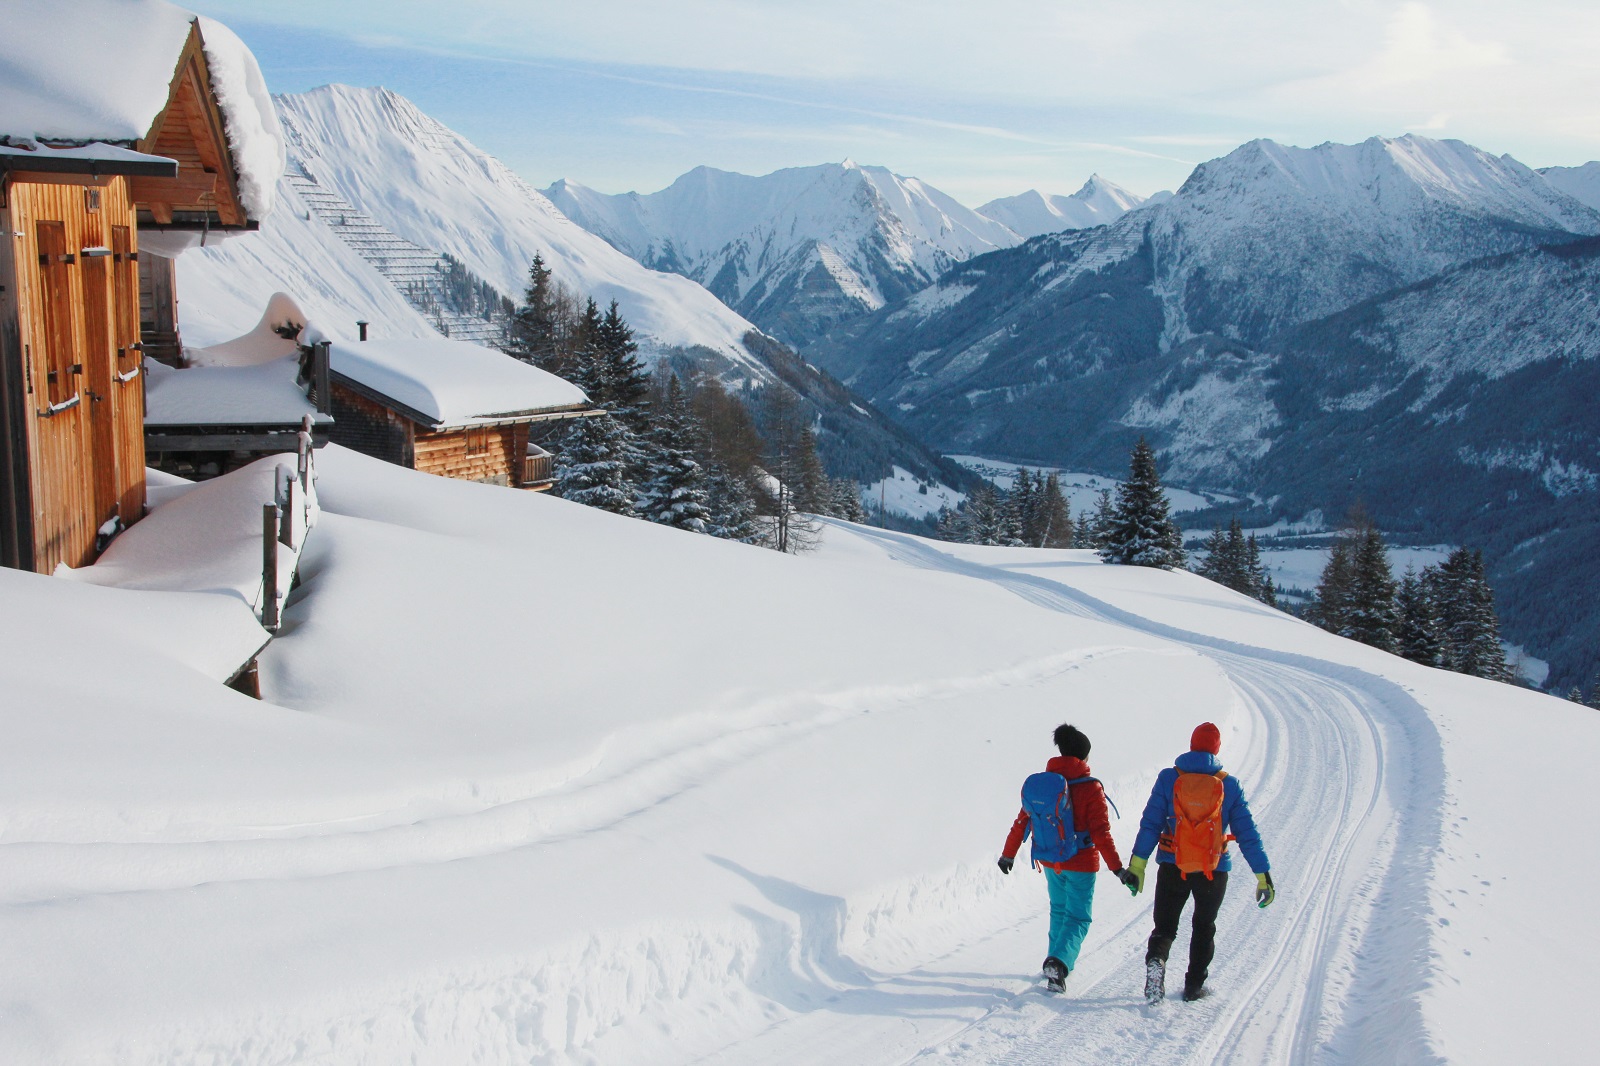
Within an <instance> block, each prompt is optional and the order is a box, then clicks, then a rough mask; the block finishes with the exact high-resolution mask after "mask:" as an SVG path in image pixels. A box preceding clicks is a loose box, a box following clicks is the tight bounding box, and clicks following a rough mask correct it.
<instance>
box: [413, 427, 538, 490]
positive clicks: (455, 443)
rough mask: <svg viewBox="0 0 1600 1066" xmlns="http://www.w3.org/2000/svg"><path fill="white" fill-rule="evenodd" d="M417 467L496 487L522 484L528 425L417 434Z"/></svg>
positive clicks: (414, 463)
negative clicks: (483, 482) (484, 482)
mask: <svg viewBox="0 0 1600 1066" xmlns="http://www.w3.org/2000/svg"><path fill="white" fill-rule="evenodd" d="M413 449H414V450H413V455H414V460H413V465H414V466H415V468H416V469H418V470H421V471H422V472H423V473H426V474H438V475H440V476H441V477H453V478H458V479H460V480H462V481H486V482H489V483H490V484H493V485H520V484H521V483H522V457H523V454H524V453H525V452H526V451H527V450H528V424H527V423H526V422H517V423H512V424H511V425H501V426H479V427H469V428H466V429H447V430H442V431H440V432H438V433H428V432H425V431H422V430H418V431H417V435H416V439H415V442H414V443H413Z"/></svg>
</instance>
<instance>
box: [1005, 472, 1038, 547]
mask: <svg viewBox="0 0 1600 1066" xmlns="http://www.w3.org/2000/svg"><path fill="white" fill-rule="evenodd" d="M1043 490H1044V475H1043V474H1040V475H1038V477H1037V478H1035V476H1034V474H1033V472H1032V471H1031V470H1029V469H1028V468H1027V467H1022V468H1020V469H1019V470H1018V471H1017V476H1016V478H1015V479H1014V480H1013V481H1012V483H1011V499H1010V501H1009V502H1010V505H1011V510H1012V512H1013V514H1014V516H1015V518H1014V523H1015V525H1016V531H1017V538H1018V539H1019V540H1020V541H1021V542H1022V543H1023V544H1026V545H1027V546H1028V547H1030V548H1037V547H1038V546H1039V541H1040V539H1041V538H1042V537H1043V535H1044V526H1043V522H1042V517H1043V516H1042V515H1041V513H1040V510H1039V503H1040V494H1041V493H1042V492H1043Z"/></svg>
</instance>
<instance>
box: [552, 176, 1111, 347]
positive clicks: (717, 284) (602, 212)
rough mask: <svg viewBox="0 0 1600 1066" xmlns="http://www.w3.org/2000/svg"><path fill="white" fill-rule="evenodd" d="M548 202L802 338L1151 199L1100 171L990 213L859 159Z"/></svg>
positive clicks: (559, 186)
mask: <svg viewBox="0 0 1600 1066" xmlns="http://www.w3.org/2000/svg"><path fill="white" fill-rule="evenodd" d="M544 194H545V196H546V197H548V198H549V200H550V202H551V203H553V204H554V205H555V206H556V207H557V208H559V209H560V210H561V212H562V213H563V214H565V215H566V216H567V217H568V218H570V219H572V220H573V221H575V222H577V223H578V224H579V225H581V226H583V227H585V228H586V229H588V230H589V231H590V232H592V233H594V234H596V235H598V236H600V237H602V238H604V239H605V240H606V241H607V242H608V243H610V244H611V245H612V246H613V247H615V248H617V249H620V250H621V251H623V252H626V253H627V254H628V255H630V256H632V257H633V258H634V259H636V260H638V261H639V262H640V263H642V264H644V265H645V266H648V267H651V268H653V269H656V270H664V271H671V272H673V273H677V274H682V275H684V276H685V277H689V278H693V279H694V280H696V281H698V282H700V283H701V284H702V285H704V286H705V287H706V288H707V289H709V290H710V291H711V293H712V294H713V295H715V296H716V297H717V298H718V299H720V300H722V301H723V302H724V303H726V304H727V305H728V306H729V307H731V308H733V309H734V310H736V311H738V312H739V313H740V314H741V315H744V316H745V317H746V318H748V319H750V321H752V322H754V323H756V324H757V325H758V326H760V327H761V328H762V329H763V330H765V331H767V332H768V333H770V334H772V335H773V336H775V337H777V338H779V339H781V340H784V341H786V342H788V343H790V344H795V345H804V344H806V343H809V342H810V341H813V340H815V339H817V338H818V337H820V336H821V335H822V334H824V333H826V332H827V331H828V330H830V329H832V328H834V327H836V326H838V325H840V324H841V323H844V322H848V321H850V320H851V319H854V318H856V317H858V316H860V315H861V314H863V313H865V312H868V311H873V310H876V309H878V308H880V307H883V306H884V305H885V304H886V303H889V302H891V301H894V300H897V299H901V298H904V297H906V296H910V295H911V294H913V293H915V292H918V291H920V290H921V289H924V288H926V287H927V286H928V285H929V284H930V283H932V282H933V281H934V279H935V278H937V277H939V276H940V275H941V274H943V273H944V272H945V271H947V270H949V269H950V268H951V267H952V266H954V265H956V264H957V263H961V262H963V261H965V260H967V259H970V258H972V257H973V256H974V255H980V254H982V253H984V252H989V251H993V250H995V249H998V248H1009V247H1011V246H1013V245H1015V244H1018V243H1020V242H1021V241H1022V240H1023V239H1024V238H1026V237H1030V236H1033V235H1035V234H1037V233H1044V232H1055V231H1059V230H1065V229H1073V228H1077V227H1081V226H1089V225H1099V224H1101V223H1104V222H1109V221H1113V220H1115V219H1116V218H1118V217H1120V216H1121V215H1122V214H1123V213H1124V212H1126V211H1128V210H1129V209H1131V208H1132V207H1135V206H1137V205H1138V204H1140V203H1141V202H1143V201H1142V198H1141V197H1139V196H1137V195H1135V194H1133V193H1130V192H1128V191H1127V190H1126V189H1122V188H1120V187H1118V186H1116V185H1114V184H1112V183H1111V182H1108V181H1105V180H1104V179H1102V178H1100V177H1099V176H1098V175H1097V176H1095V177H1094V178H1091V179H1090V181H1089V182H1088V184H1086V185H1085V186H1084V187H1083V188H1082V189H1080V190H1079V191H1078V192H1077V193H1075V194H1073V195H1072V196H1046V195H1044V194H1041V193H1039V192H1037V191H1030V192H1028V193H1024V194H1022V195H1021V196H1017V197H1012V198H1011V199H1009V200H996V201H994V202H993V203H990V204H986V205H985V206H984V207H981V208H979V209H977V210H976V211H974V210H972V209H971V208H968V207H964V206H962V205H961V204H960V203H958V202H957V201H956V200H955V199H954V198H952V197H950V196H947V195H946V194H944V193H942V192H940V191H939V190H938V189H936V188H934V187H933V186H931V185H929V184H927V183H926V182H923V181H920V180H918V179H917V178H908V177H903V176H901V175H898V174H895V173H893V172H892V171H890V170H888V169H887V168H885V167H879V166H860V165H858V164H856V163H855V162H853V161H851V160H846V161H844V162H843V163H829V164H824V165H821V166H811V167H793V168H789V169H786V170H778V171H774V172H773V173H771V174H766V175H762V176H760V177H753V176H750V175H746V174H735V173H730V172H728V171H723V170H715V169H712V168H711V167H697V168H695V169H694V170H691V171H689V172H688V173H687V174H685V175H683V176H682V177H680V178H679V179H678V180H677V181H675V182H673V183H672V184H671V185H670V186H668V187H667V188H665V189H662V190H661V191H659V192H654V193H649V194H640V193H633V192H630V193H621V194H617V195H607V194H605V193H599V192H596V191H595V190H593V189H589V188H586V187H584V186H582V185H579V184H578V183H576V182H573V181H568V180H562V181H558V182H556V183H555V184H553V185H551V186H550V187H549V188H547V189H545V190H544Z"/></svg>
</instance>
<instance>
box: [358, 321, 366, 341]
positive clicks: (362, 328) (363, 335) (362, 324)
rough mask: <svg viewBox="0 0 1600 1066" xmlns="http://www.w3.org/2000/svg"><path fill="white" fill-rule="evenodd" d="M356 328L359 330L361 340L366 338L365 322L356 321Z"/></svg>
mask: <svg viewBox="0 0 1600 1066" xmlns="http://www.w3.org/2000/svg"><path fill="white" fill-rule="evenodd" d="M356 329H359V330H360V331H361V339H362V340H366V339H367V324H366V323H365V322H360V321H358V322H357V323H356Z"/></svg>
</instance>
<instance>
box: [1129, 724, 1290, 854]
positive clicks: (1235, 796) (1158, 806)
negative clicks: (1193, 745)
mask: <svg viewBox="0 0 1600 1066" xmlns="http://www.w3.org/2000/svg"><path fill="white" fill-rule="evenodd" d="M1220 769H1222V761H1221V760H1220V759H1218V758H1217V757H1216V756H1215V755H1213V754H1211V753H1210V752H1209V751H1187V752H1184V753H1183V754H1182V755H1180V756H1178V759H1177V765H1176V766H1169V767H1167V768H1166V769H1165V770H1163V771H1161V773H1160V774H1158V775H1157V776H1156V784H1155V787H1154V788H1152V789H1151V790H1150V802H1149V803H1146V804H1145V805H1144V814H1143V815H1142V816H1141V817H1140V819H1139V836H1138V838H1137V839H1136V840H1134V842H1133V853H1134V854H1135V855H1137V856H1138V857H1139V858H1141V859H1148V858H1149V857H1150V852H1152V851H1154V850H1155V847H1156V845H1157V844H1158V843H1159V842H1160V840H1161V837H1162V836H1163V835H1164V834H1167V833H1171V832H1172V831H1173V830H1175V829H1176V828H1177V819H1176V818H1174V817H1173V814H1172V786H1173V785H1174V784H1175V783H1176V782H1177V780H1178V772H1179V771H1180V770H1181V771H1183V772H1185V773H1191V774H1192V773H1199V774H1214V773H1216V772H1217V771H1218V770H1220ZM1222 824H1223V825H1224V826H1225V827H1226V829H1227V832H1230V833H1232V834H1233V835H1234V837H1235V838H1236V839H1237V840H1238V843H1239V850H1240V851H1242V852H1244V859H1245V861H1246V862H1248V863H1249V864H1250V869H1251V870H1253V871H1255V872H1256V873H1258V874H1264V873H1266V872H1267V871H1268V870H1270V869H1271V868H1272V865H1271V864H1270V863H1269V862H1267V852H1266V849H1264V848H1263V847H1262V846H1261V834H1260V833H1258V832H1256V823H1255V819H1254V818H1251V817H1250V805H1249V804H1248V803H1246V802H1245V801H1244V786H1243V785H1241V784H1239V779H1238V778H1237V777H1233V776H1231V775H1230V776H1228V777H1225V778H1223V779H1222ZM1156 861H1157V862H1171V861H1172V852H1170V851H1168V850H1167V849H1166V848H1162V849H1161V850H1160V852H1159V853H1157V855H1156ZM1232 868H1233V856H1232V854H1231V853H1230V849H1229V848H1228V847H1227V846H1226V845H1224V846H1223V849H1222V859H1221V861H1220V862H1218V863H1217V869H1218V870H1221V871H1223V872H1226V871H1228V870H1230V869H1232Z"/></svg>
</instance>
